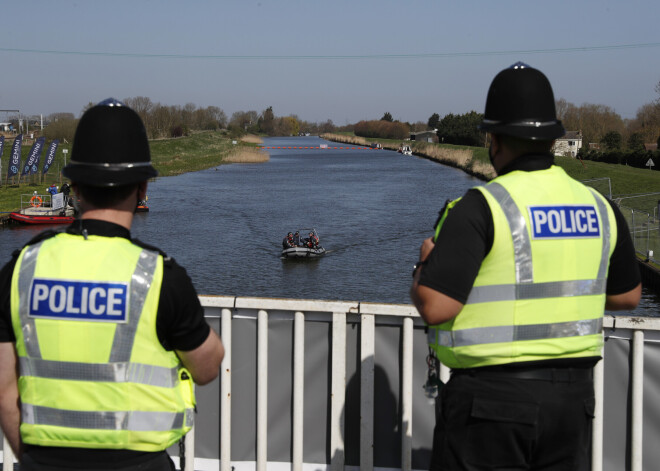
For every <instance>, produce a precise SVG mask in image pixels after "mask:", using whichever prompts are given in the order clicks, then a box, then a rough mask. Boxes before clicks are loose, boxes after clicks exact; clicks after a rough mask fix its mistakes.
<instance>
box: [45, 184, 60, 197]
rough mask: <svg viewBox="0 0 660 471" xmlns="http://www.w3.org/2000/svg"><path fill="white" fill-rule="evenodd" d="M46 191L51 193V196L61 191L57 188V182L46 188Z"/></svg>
mask: <svg viewBox="0 0 660 471" xmlns="http://www.w3.org/2000/svg"><path fill="white" fill-rule="evenodd" d="M46 191H47V192H48V193H50V196H55V195H56V194H57V193H59V191H58V190H57V185H55V183H53V184H52V185H51V186H49V187H48V188H46Z"/></svg>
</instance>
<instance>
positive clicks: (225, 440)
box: [220, 309, 232, 471]
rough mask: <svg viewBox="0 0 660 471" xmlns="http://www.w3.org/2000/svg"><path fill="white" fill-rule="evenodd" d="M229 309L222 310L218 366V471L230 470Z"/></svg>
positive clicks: (230, 314) (230, 313)
mask: <svg viewBox="0 0 660 471" xmlns="http://www.w3.org/2000/svg"><path fill="white" fill-rule="evenodd" d="M231 316H232V312H231V309H223V310H222V319H221V329H222V343H223V345H224V347H225V357H224V358H223V359H222V365H221V366H220V471H231V327H232V326H231Z"/></svg>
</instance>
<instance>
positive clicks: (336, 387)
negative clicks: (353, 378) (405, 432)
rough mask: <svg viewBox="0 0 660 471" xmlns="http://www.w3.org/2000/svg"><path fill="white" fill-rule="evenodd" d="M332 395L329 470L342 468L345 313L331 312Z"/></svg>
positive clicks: (340, 470) (333, 470) (344, 398)
mask: <svg viewBox="0 0 660 471" xmlns="http://www.w3.org/2000/svg"><path fill="white" fill-rule="evenodd" d="M331 391H332V397H331V401H330V453H331V454H332V456H331V457H330V470H331V471H343V469H344V461H345V454H344V417H343V411H344V405H345V404H344V403H345V400H346V314H345V313H343V312H334V313H333V314H332V385H331Z"/></svg>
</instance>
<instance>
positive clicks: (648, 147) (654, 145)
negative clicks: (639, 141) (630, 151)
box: [644, 142, 658, 151]
mask: <svg viewBox="0 0 660 471" xmlns="http://www.w3.org/2000/svg"><path fill="white" fill-rule="evenodd" d="M644 150H650V151H656V150H658V143H657V142H654V143H651V144H644Z"/></svg>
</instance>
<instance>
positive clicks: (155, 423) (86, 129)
mask: <svg viewBox="0 0 660 471" xmlns="http://www.w3.org/2000/svg"><path fill="white" fill-rule="evenodd" d="M150 160H151V159H150V153H149V144H148V142H147V135H146V131H145V129H144V125H143V124H142V121H141V120H140V118H139V116H138V115H137V113H135V112H134V111H133V110H131V109H130V108H128V107H126V106H124V105H123V104H122V103H120V102H118V101H116V100H114V99H108V100H106V101H103V102H101V103H99V104H98V105H96V106H94V107H92V108H90V109H89V110H87V111H86V112H85V113H84V115H83V116H82V118H81V119H80V122H79V124H78V128H77V130H76V135H75V138H74V143H73V150H72V159H71V161H70V162H69V164H68V165H67V166H66V167H65V168H64V170H63V174H64V175H65V176H66V177H68V178H69V179H70V180H71V181H72V185H73V188H74V191H75V192H76V195H77V197H78V200H79V205H80V210H81V217H80V219H79V220H77V221H76V222H74V223H73V224H72V225H71V226H70V227H69V228H67V229H66V231H65V232H61V233H56V232H52V231H49V232H45V233H42V234H40V235H39V236H37V237H36V238H34V239H33V240H32V241H30V242H29V243H28V244H27V245H26V246H25V247H24V248H23V249H22V250H20V251H16V252H15V253H14V256H13V258H12V260H11V261H10V262H9V263H8V264H7V265H6V266H5V267H4V268H3V269H2V271H1V272H0V293H1V294H0V422H1V425H2V429H3V432H4V434H5V437H7V439H8V440H9V442H10V444H11V446H12V449H13V450H14V452H15V454H16V455H17V456H18V457H19V460H20V463H21V470H22V471H25V470H27V471H29V470H51V471H55V470H64V469H68V470H70V469H86V470H97V469H109V468H112V469H117V470H137V469H140V470H163V469H172V470H173V469H174V464H173V463H172V460H171V459H170V458H169V456H168V455H167V453H166V452H165V450H166V448H167V447H169V446H170V445H172V444H173V443H176V442H177V441H178V440H179V439H180V438H181V437H182V436H183V435H184V434H185V433H186V432H188V431H189V430H190V428H191V426H192V424H193V413H194V404H195V402H194V393H193V384H192V382H193V381H194V382H195V383H197V384H205V383H208V382H210V381H212V380H213V379H214V378H216V376H217V375H218V369H219V366H220V362H221V361H222V357H223V355H224V349H223V346H222V343H221V341H220V338H219V337H218V336H217V335H216V334H215V332H214V331H213V329H211V328H210V327H209V325H208V324H207V323H206V321H205V320H204V317H203V309H202V307H201V305H200V303H199V299H198V297H197V294H196V292H195V289H194V287H193V285H192V282H191V280H190V278H189V277H188V275H187V274H186V272H185V270H184V269H183V268H182V267H181V266H179V265H178V264H177V263H176V262H175V261H174V260H173V259H171V258H169V257H167V256H166V255H165V254H164V253H163V252H161V251H160V250H158V249H157V248H155V247H151V246H149V245H146V244H144V243H142V242H140V241H138V240H135V239H132V238H131V234H130V228H131V223H132V220H133V214H134V211H135V207H136V202H137V201H139V200H141V199H144V198H145V195H146V191H147V180H148V179H149V178H152V177H154V176H156V175H157V172H156V170H155V169H154V168H153V167H152V166H151V162H150ZM17 376H18V378H17Z"/></svg>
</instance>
